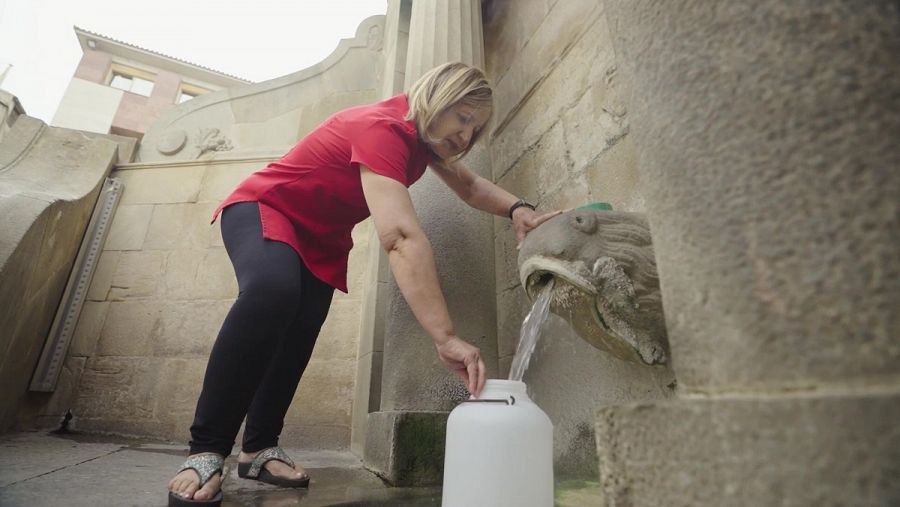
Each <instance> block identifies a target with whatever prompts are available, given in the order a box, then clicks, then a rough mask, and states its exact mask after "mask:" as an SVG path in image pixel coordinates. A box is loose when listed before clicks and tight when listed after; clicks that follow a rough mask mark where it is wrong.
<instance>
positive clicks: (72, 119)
mask: <svg viewBox="0 0 900 507" xmlns="http://www.w3.org/2000/svg"><path fill="white" fill-rule="evenodd" d="M75 35H76V36H77V37H78V43H79V45H80V46H81V49H82V51H83V52H84V54H83V55H82V57H81V61H80V62H79V63H78V67H77V68H76V69H75V74H74V76H72V80H71V81H69V86H68V88H66V92H65V94H64V95H63V98H62V100H61V101H60V104H59V107H58V108H57V110H56V114H55V115H54V116H53V121H51V124H52V125H53V126H54V127H64V128H71V129H77V130H85V131H88V132H96V133H100V134H117V135H122V136H128V137H135V138H138V139H140V138H141V136H143V134H144V132H146V131H147V129H148V128H149V127H150V125H152V124H153V122H154V121H156V118H158V117H159V115H160V114H161V113H162V112H164V111H166V110H168V109H171V108H172V107H174V106H176V105H178V104H182V103H184V102H186V101H188V100H191V99H193V98H195V97H199V96H201V95H204V94H207V93H210V92H213V91H216V90H221V89H224V88H230V87H233V86H240V85H245V84H250V81H248V80H246V79H241V78H239V77H235V76H229V75H227V74H224V73H222V72H219V71H216V70H213V69H209V68H206V67H201V66H199V65H196V64H193V63H190V62H185V61H181V60H178V59H176V58H172V57H169V56H166V55H163V54H160V53H157V52H154V51H150V50H147V49H144V48H141V47H138V46H134V45H132V44H128V43H126V42H122V41H117V40H115V39H111V38H109V37H105V36H103V35H100V34H97V33H92V32H89V31H87V30H84V29H82V28H78V27H75Z"/></svg>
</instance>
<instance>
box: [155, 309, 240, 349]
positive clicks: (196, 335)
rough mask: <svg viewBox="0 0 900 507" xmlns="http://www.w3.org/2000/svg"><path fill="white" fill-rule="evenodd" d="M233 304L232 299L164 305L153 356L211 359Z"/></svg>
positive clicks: (159, 316)
mask: <svg viewBox="0 0 900 507" xmlns="http://www.w3.org/2000/svg"><path fill="white" fill-rule="evenodd" d="M232 304H233V302H232V301H231V300H224V301H208V300H207V301H202V300H201V301H166V302H164V303H161V307H160V309H159V313H158V318H159V322H158V324H157V328H156V338H155V340H154V341H153V345H152V346H153V355H156V356H161V357H189V356H199V357H208V356H209V352H210V350H212V346H213V343H214V342H215V340H216V336H218V334H219V329H220V328H221V327H222V322H224V321H225V316H226V315H227V314H228V310H230V309H231V306H232Z"/></svg>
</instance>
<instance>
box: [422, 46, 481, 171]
mask: <svg viewBox="0 0 900 507" xmlns="http://www.w3.org/2000/svg"><path fill="white" fill-rule="evenodd" d="M406 98H407V101H408V102H409V112H408V113H406V119H407V120H414V121H415V122H416V129H417V130H418V131H419V135H420V136H421V137H422V139H424V140H425V141H426V142H429V143H435V142H438V141H439V140H436V139H432V138H431V137H430V136H429V135H428V130H429V129H430V128H431V125H432V123H434V120H435V119H436V118H437V117H438V116H440V114H441V113H443V112H444V111H446V110H447V109H449V108H451V107H453V106H454V105H456V104H457V103H461V104H463V105H466V106H469V107H472V108H475V109H478V108H482V107H487V108H488V109H489V110H490V111H491V112H493V103H494V96H493V90H492V89H491V85H490V83H489V82H488V80H487V78H486V77H485V76H484V72H482V71H481V70H479V69H476V68H475V67H472V66H470V65H466V64H465V63H461V62H451V63H445V64H443V65H439V66H437V67H435V68H433V69H431V70H429V71H428V72H426V73H425V74H424V75H423V76H422V77H420V78H419V79H418V80H417V81H416V82H415V83H413V85H412V86H411V87H410V88H409V90H408V91H407V92H406ZM488 121H490V116H488ZM483 132H484V130H483V129H482V130H479V131H477V132H475V133H474V134H473V135H472V139H471V140H470V141H469V145H468V146H466V149H465V150H464V151H463V152H462V153H460V154H459V155H457V156H455V157H454V158H453V160H459V159H461V158H462V157H464V156H465V155H466V153H469V150H471V149H472V146H474V145H475V143H476V142H477V141H478V140H479V139H480V138H481V134H482V133H483Z"/></svg>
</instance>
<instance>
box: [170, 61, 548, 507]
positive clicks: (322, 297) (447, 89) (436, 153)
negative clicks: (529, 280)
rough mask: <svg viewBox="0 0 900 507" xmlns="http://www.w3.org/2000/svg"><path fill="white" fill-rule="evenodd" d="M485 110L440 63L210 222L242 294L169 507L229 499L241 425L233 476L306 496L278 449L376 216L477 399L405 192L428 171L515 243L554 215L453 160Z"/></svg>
mask: <svg viewBox="0 0 900 507" xmlns="http://www.w3.org/2000/svg"><path fill="white" fill-rule="evenodd" d="M491 112H492V90H491V87H490V85H489V84H488V82H487V80H486V79H485V77H484V74H483V73H482V72H481V71H480V70H478V69H475V68H472V67H469V66H468V65H465V64H462V63H450V64H445V65H442V66H440V67H437V68H435V69H433V70H431V71H429V72H428V73H427V74H425V75H424V76H422V78H421V79H419V80H418V81H417V82H416V83H415V84H414V85H413V86H412V87H411V88H410V90H409V92H408V93H407V94H405V95H398V96H396V97H392V98H390V99H388V100H385V101H382V102H379V103H376V104H372V105H367V106H361V107H355V108H351V109H347V110H344V111H341V112H339V113H337V114H335V115H333V116H332V117H331V118H329V119H328V120H326V121H325V122H324V123H323V124H322V125H320V126H319V127H318V128H317V129H315V130H314V131H313V132H311V133H310V134H309V135H307V136H306V137H305V138H303V139H302V140H300V142H299V143H297V145H296V146H295V147H294V148H293V149H292V150H291V151H290V152H288V153H287V155H285V156H284V157H283V158H282V159H281V160H279V161H278V162H273V163H272V164H269V165H268V166H267V167H266V168H265V169H263V170H261V171H259V172H256V173H254V174H251V175H250V176H249V177H248V178H247V179H245V180H244V181H243V182H242V183H241V184H240V185H239V186H238V187H237V189H235V191H234V192H233V193H232V194H231V195H230V196H229V197H228V198H227V199H226V200H225V201H224V202H223V203H222V204H221V205H220V206H219V209H217V210H216V213H215V215H214V217H213V221H215V218H216V216H218V214H219V212H220V211H221V213H222V237H223V240H224V242H225V248H226V250H227V252H228V255H229V257H230V258H231V261H232V263H233V264H234V269H235V273H236V275H237V279H238V286H239V288H240V291H239V294H238V298H237V300H236V301H235V303H234V306H233V307H232V309H231V311H230V312H229V313H228V316H227V317H226V318H225V322H224V324H223V325H222V329H221V331H220V332H219V336H218V338H217V339H216V343H215V345H214V346H213V349H212V353H211V354H210V359H209V363H208V366H207V371H206V376H205V378H204V381H203V389H202V391H201V394H200V399H199V400H198V402H197V411H196V415H195V418H194V423H193V425H192V426H191V443H190V447H191V449H190V457H189V458H188V460H187V462H186V463H185V465H184V466H183V467H182V469H181V470H180V471H179V473H178V474H177V475H176V476H175V478H173V479H172V481H170V483H169V490H170V493H169V504H170V505H195V504H196V503H197V502H203V503H213V504H214V503H217V502H219V501H221V496H222V495H221V492H220V485H221V470H222V463H223V459H224V456H227V455H228V454H229V453H230V452H231V448H232V446H233V445H234V439H235V437H236V435H237V432H238V430H239V428H240V425H241V421H242V420H243V419H244V416H245V415H246V419H247V421H246V425H245V428H244V439H243V442H242V451H241V453H240V455H239V456H238V475H239V476H241V477H246V478H252V479H256V480H261V481H264V482H269V483H272V484H278V485H282V486H289V487H306V486H307V485H308V484H309V477H308V476H307V475H306V474H305V473H304V471H303V469H302V468H300V467H295V465H294V463H293V462H292V461H291V459H290V458H289V457H287V455H285V453H284V451H282V450H281V448H279V447H277V445H278V436H279V434H280V433H281V429H282V425H283V422H284V416H285V413H286V412H287V410H288V407H289V405H290V403H291V400H292V398H293V396H294V392H295V390H296V388H297V384H298V382H299V380H300V376H301V375H302V373H303V370H304V368H305V367H306V364H307V363H308V362H309V358H310V355H311V354H312V349H313V345H314V344H315V340H316V337H317V335H318V333H319V329H320V328H321V326H322V323H323V322H324V321H325V317H326V315H327V312H328V308H329V305H330V303H331V297H332V293H333V290H334V289H335V288H337V289H340V290H342V291H344V292H346V291H347V285H346V273H347V257H348V254H349V251H350V248H351V246H352V241H351V239H350V231H351V229H352V228H353V226H354V225H355V224H356V223H358V222H360V221H362V220H363V219H365V218H367V217H368V216H369V215H370V213H371V216H372V218H373V221H374V224H375V229H376V231H377V232H378V237H379V240H380V241H381V245H382V247H383V248H384V249H385V251H386V252H387V253H388V257H389V260H390V265H391V270H392V271H393V274H394V278H395V279H396V281H397V285H398V286H399V287H400V290H401V292H402V293H403V296H404V298H405V299H406V301H407V302H408V303H409V305H410V307H411V309H412V311H413V313H414V314H415V316H416V318H417V319H418V321H419V322H420V323H421V325H422V327H423V328H424V329H425V330H426V331H427V332H428V334H429V335H430V336H431V337H432V338H433V339H434V343H435V347H436V349H437V353H438V355H439V356H440V358H441V360H442V361H443V363H444V364H445V365H447V367H448V368H450V369H451V370H453V371H455V372H456V373H457V374H458V375H459V376H460V377H461V379H462V380H463V382H465V384H466V387H467V389H468V390H469V391H470V392H471V393H472V394H473V395H475V396H476V397H477V396H478V394H479V393H480V391H481V389H482V387H483V386H484V382H485V366H484V362H483V361H482V359H481V355H480V351H479V350H478V348H477V347H475V346H473V345H472V344H470V343H468V342H466V341H465V340H463V339H462V338H460V337H459V336H457V335H456V334H455V332H454V328H453V323H452V321H451V320H450V316H449V313H448V311H447V305H446V303H445V301H444V297H443V295H442V293H441V290H440V287H439V284H438V278H437V271H436V269H435V263H434V255H433V252H432V250H431V245H430V243H429V242H428V239H427V238H426V236H425V234H424V232H423V231H422V229H421V227H420V226H419V223H418V220H417V219H416V213H415V210H414V209H413V205H412V201H411V199H410V196H409V192H408V190H407V188H408V187H409V186H410V185H411V184H412V183H414V182H415V181H416V180H418V179H419V178H420V177H421V176H422V174H423V173H424V172H425V168H426V166H427V165H430V166H431V167H432V169H433V170H434V171H435V172H436V173H437V175H438V176H440V178H441V179H442V180H443V181H444V182H445V183H446V184H447V185H448V186H449V187H450V188H451V189H452V190H453V191H454V192H455V193H456V194H458V195H459V197H461V198H462V199H463V200H464V201H465V202H466V203H468V204H469V205H470V206H472V207H475V208H478V209H480V210H483V211H487V212H489V213H493V214H495V215H501V216H508V217H510V218H511V219H512V220H513V222H514V224H515V229H516V235H517V239H518V240H519V242H521V240H522V239H524V237H525V234H527V233H528V231H530V230H531V229H533V228H534V227H537V226H538V225H539V224H541V223H542V222H544V221H546V220H548V219H549V218H551V217H553V216H555V215H556V214H557V213H559V212H556V213H548V214H543V215H539V214H537V213H535V211H534V207H533V206H532V205H530V204H527V203H525V202H524V201H523V200H520V199H518V198H517V197H515V196H513V195H512V194H510V193H508V192H506V191H504V190H502V189H501V188H499V187H497V186H496V185H494V184H493V183H491V182H489V181H487V180H485V179H483V178H480V177H478V176H476V175H474V174H473V173H471V172H470V171H469V170H468V169H466V168H465V167H464V166H463V165H462V163H460V162H459V159H460V158H462V157H463V156H464V155H465V154H466V153H468V151H469V150H470V149H471V148H472V145H473V144H474V143H475V141H477V140H478V138H479V137H480V136H481V134H482V133H483V131H484V127H485V125H487V123H488V120H489V119H490V117H491Z"/></svg>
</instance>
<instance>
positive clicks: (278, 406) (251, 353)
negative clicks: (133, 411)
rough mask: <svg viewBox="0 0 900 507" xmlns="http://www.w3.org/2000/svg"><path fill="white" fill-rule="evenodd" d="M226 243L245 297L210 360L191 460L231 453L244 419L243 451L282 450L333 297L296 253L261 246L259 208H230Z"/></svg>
mask: <svg viewBox="0 0 900 507" xmlns="http://www.w3.org/2000/svg"><path fill="white" fill-rule="evenodd" d="M222 238H223V239H224V241H225V249H226V251H227V252H228V256H229V257H230V258H231V263H232V264H233V265H234V271H235V274H236V275H237V281H238V288H239V292H238V297H237V300H236V301H235V302H234V306H232V307H231V310H230V311H229V312H228V316H227V317H225V322H224V323H223V324H222V329H221V330H220V331H219V336H218V337H217V338H216V343H215V345H213V349H212V353H211V354H210V356H209V363H208V364H207V367H206V376H205V377H204V379H203V390H202V392H201V393H200V399H199V400H198V401H197V411H196V413H195V415H194V423H193V424H192V425H191V444H190V445H191V454H196V453H198V452H216V453H219V454H221V455H223V456H227V455H229V454H231V448H232V447H233V446H234V440H235V437H236V436H237V432H238V430H239V429H240V426H241V421H242V420H243V419H244V416H245V415H246V416H247V424H246V425H245V427H244V439H243V443H242V446H241V447H242V450H243V451H245V452H256V451H259V450H260V449H265V448H266V447H272V446H275V445H278V435H279V434H280V433H281V429H282V427H283V426H284V416H285V414H286V413H287V410H288V407H289V406H290V404H291V400H292V399H293V397H294V392H295V391H296V390H297V383H298V382H299V381H300V376H301V375H302V374H303V370H304V369H305V368H306V365H307V363H309V358H310V356H311V355H312V351H313V346H314V345H315V343H316V337H317V336H318V335H319V330H320V329H321V327H322V323H323V322H324V321H325V317H326V316H327V314H328V308H329V306H330V305H331V297H332V295H333V293H334V289H333V288H332V287H331V286H330V285H328V284H326V283H325V282H322V281H321V280H319V279H318V278H316V277H315V276H314V275H313V274H312V273H310V271H309V270H308V269H307V268H306V266H305V265H304V264H303V261H301V260H300V257H299V256H298V255H297V252H295V251H294V249H293V248H291V247H290V246H288V245H287V244H285V243H281V242H279V241H269V240H265V239H263V237H262V226H261V224H260V217H259V206H258V204H257V203H255V202H243V203H237V204H233V205H231V206H228V207H227V208H225V210H224V211H223V213H222Z"/></svg>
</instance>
